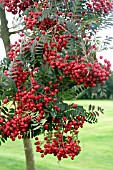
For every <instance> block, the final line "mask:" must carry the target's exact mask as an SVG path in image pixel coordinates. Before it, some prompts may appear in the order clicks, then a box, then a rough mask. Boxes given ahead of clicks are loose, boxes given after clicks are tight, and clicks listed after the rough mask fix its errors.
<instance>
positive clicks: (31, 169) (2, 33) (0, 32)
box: [0, 8, 36, 170]
mask: <svg viewBox="0 0 113 170" xmlns="http://www.w3.org/2000/svg"><path fill="white" fill-rule="evenodd" d="M0 21H1V25H0V37H1V38H2V40H3V43H4V47H5V51H6V53H7V52H8V51H9V50H10V33H9V28H8V25H7V24H8V21H7V19H6V14H5V11H4V10H3V9H1V8H0ZM23 143H24V149H25V157H26V170H36V167H35V159H34V154H33V149H32V142H31V140H30V139H23Z"/></svg>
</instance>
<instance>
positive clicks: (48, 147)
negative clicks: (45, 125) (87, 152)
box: [35, 132, 81, 160]
mask: <svg viewBox="0 0 113 170" xmlns="http://www.w3.org/2000/svg"><path fill="white" fill-rule="evenodd" d="M63 138H64V136H63V134H62V133H61V132H56V133H54V137H53V138H52V139H51V141H50V140H49V139H48V137H45V138H44V140H45V144H44V149H42V148H41V147H40V145H41V143H40V142H39V141H38V140H37V139H38V138H36V140H37V141H36V142H35V145H36V152H40V153H41V157H42V158H43V157H44V156H45V155H47V154H53V155H54V156H56V157H57V158H58V160H61V159H62V158H68V157H71V159H72V160H74V157H75V156H77V155H78V154H79V152H80V151H81V147H80V146H79V145H78V144H79V142H80V141H79V140H76V141H75V140H73V138H72V136H67V137H66V139H65V141H64V140H63Z"/></svg>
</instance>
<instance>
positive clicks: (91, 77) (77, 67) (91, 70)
mask: <svg viewBox="0 0 113 170" xmlns="http://www.w3.org/2000/svg"><path fill="white" fill-rule="evenodd" d="M110 67H111V64H110V62H109V61H107V60H105V64H104V65H102V64H101V63H99V62H97V61H95V62H94V63H91V62H88V63H85V62H82V63H78V62H77V61H72V62H70V63H69V66H67V67H66V68H65V69H64V73H65V75H69V76H70V78H71V79H72V80H73V81H75V83H76V84H78V85H80V84H84V86H85V87H95V86H96V84H97V83H102V85H104V83H105V81H106V80H108V77H109V71H110Z"/></svg>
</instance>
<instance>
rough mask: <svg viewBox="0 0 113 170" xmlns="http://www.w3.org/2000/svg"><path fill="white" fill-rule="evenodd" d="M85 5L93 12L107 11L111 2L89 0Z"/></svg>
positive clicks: (110, 7) (110, 6)
mask: <svg viewBox="0 0 113 170" xmlns="http://www.w3.org/2000/svg"><path fill="white" fill-rule="evenodd" d="M86 5H87V7H88V8H90V9H91V10H92V11H93V12H104V13H108V12H109V10H111V9H112V3H111V2H110V1H108V0H100V1H95V0H91V2H86Z"/></svg>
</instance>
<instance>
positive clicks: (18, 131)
mask: <svg viewBox="0 0 113 170" xmlns="http://www.w3.org/2000/svg"><path fill="white" fill-rule="evenodd" d="M7 119H8V117H7V118H0V131H2V136H3V137H4V136H7V137H10V138H11V139H12V140H13V141H14V140H15V138H16V137H18V138H19V139H20V138H22V136H23V135H24V133H25V132H27V128H28V126H29V124H30V123H31V117H30V116H25V117H22V116H21V115H17V116H16V115H15V116H14V117H13V118H12V119H11V120H10V118H9V120H7Z"/></svg>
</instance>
